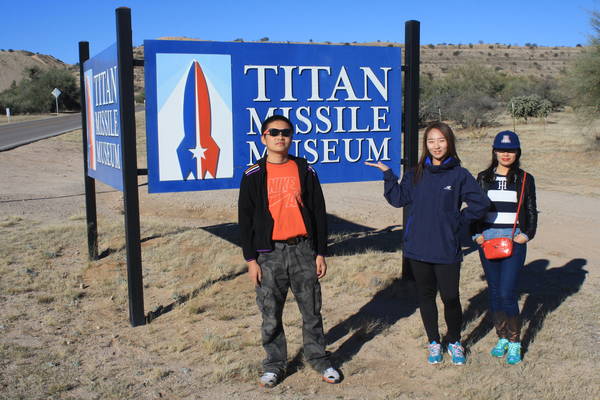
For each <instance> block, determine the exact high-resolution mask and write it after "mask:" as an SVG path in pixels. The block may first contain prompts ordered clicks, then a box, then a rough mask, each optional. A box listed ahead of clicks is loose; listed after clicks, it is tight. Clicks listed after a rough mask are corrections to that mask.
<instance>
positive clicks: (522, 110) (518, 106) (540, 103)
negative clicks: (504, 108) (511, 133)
mask: <svg viewBox="0 0 600 400" xmlns="http://www.w3.org/2000/svg"><path fill="white" fill-rule="evenodd" d="M551 111H552V103H551V102H550V101H549V100H547V99H543V98H541V97H540V96H538V95H535V94H534V95H531V96H518V97H514V98H512V99H511V100H510V102H509V104H508V113H509V114H510V115H511V116H512V117H513V118H521V119H524V120H525V121H527V119H528V118H530V117H538V118H546V117H547V116H548V114H550V112H551Z"/></svg>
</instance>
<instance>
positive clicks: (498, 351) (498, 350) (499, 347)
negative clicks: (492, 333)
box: [490, 338, 508, 357]
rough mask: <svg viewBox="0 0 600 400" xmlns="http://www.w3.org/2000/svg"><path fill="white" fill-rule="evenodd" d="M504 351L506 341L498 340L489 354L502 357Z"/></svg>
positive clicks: (503, 339)
mask: <svg viewBox="0 0 600 400" xmlns="http://www.w3.org/2000/svg"><path fill="white" fill-rule="evenodd" d="M506 350H508V339H505V338H500V339H498V343H496V345H495V346H494V348H493V349H492V351H490V354H491V355H493V356H494V357H504V355H505V354H506Z"/></svg>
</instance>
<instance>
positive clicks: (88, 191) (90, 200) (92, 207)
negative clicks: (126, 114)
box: [79, 42, 98, 260]
mask: <svg viewBox="0 0 600 400" xmlns="http://www.w3.org/2000/svg"><path fill="white" fill-rule="evenodd" d="M89 58H90V45H89V43H88V42H79V87H80V88H81V91H80V92H81V94H80V96H81V97H80V103H81V139H82V141H83V184H84V187H85V214H86V222H87V223H86V231H87V238H88V241H87V242H88V260H97V259H98V222H97V217H96V180H95V179H94V178H92V177H91V176H89V175H88V134H90V133H91V132H89V133H88V129H87V128H88V124H87V120H88V119H87V117H88V116H87V112H88V109H89V107H87V102H86V100H90V101H91V99H89V98H88V97H87V96H86V92H85V83H84V69H83V65H84V63H85V62H86V61H87V60H88V59H89ZM90 117H91V115H90Z"/></svg>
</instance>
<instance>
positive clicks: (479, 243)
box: [475, 235, 485, 246]
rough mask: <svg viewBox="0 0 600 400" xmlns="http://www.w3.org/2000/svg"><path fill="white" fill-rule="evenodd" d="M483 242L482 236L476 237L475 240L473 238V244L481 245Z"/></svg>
mask: <svg viewBox="0 0 600 400" xmlns="http://www.w3.org/2000/svg"><path fill="white" fill-rule="evenodd" d="M483 242H485V239H484V238H483V235H479V236H477V238H475V243H477V244H478V245H480V246H481V245H482V244H483Z"/></svg>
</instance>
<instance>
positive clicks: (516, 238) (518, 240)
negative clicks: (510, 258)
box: [513, 233, 528, 244]
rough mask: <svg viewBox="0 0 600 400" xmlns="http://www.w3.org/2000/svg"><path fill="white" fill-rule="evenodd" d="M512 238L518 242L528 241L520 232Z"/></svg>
mask: <svg viewBox="0 0 600 400" xmlns="http://www.w3.org/2000/svg"><path fill="white" fill-rule="evenodd" d="M513 240H514V241H515V242H516V243H519V244H525V243H527V241H528V239H527V236H525V235H522V234H520V233H519V234H518V235H517V236H515V237H514V239H513Z"/></svg>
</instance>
